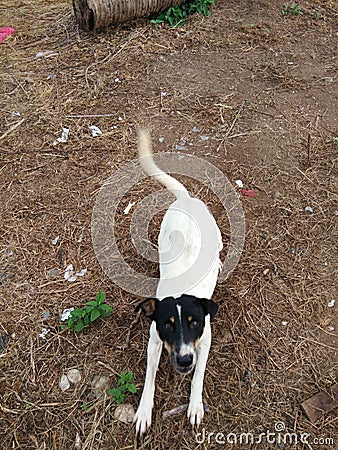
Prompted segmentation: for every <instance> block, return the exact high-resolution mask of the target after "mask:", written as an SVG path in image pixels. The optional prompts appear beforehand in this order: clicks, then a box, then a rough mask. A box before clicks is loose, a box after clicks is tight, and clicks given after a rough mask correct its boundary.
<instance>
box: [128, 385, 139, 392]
mask: <svg viewBox="0 0 338 450" xmlns="http://www.w3.org/2000/svg"><path fill="white" fill-rule="evenodd" d="M127 389H128V391H129V392H131V393H132V394H136V391H137V388H136V386H135V384H128V386H127Z"/></svg>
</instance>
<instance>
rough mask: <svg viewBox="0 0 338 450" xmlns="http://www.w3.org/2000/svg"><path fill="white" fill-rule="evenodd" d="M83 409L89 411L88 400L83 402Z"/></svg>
mask: <svg viewBox="0 0 338 450" xmlns="http://www.w3.org/2000/svg"><path fill="white" fill-rule="evenodd" d="M81 409H82V411H83V412H86V411H88V405H87V403H86V402H83V403H82V405H81Z"/></svg>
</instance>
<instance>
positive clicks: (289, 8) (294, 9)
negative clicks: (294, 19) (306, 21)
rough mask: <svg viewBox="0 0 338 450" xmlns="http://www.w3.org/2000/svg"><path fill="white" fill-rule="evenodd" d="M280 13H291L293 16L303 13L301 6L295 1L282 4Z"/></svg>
mask: <svg viewBox="0 0 338 450" xmlns="http://www.w3.org/2000/svg"><path fill="white" fill-rule="evenodd" d="M282 14H284V15H287V14H292V15H293V16H299V15H300V14H303V12H302V9H301V7H300V6H299V5H298V3H296V2H292V3H291V5H284V8H283V9H282Z"/></svg>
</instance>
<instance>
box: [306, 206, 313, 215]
mask: <svg viewBox="0 0 338 450" xmlns="http://www.w3.org/2000/svg"><path fill="white" fill-rule="evenodd" d="M304 211H305V212H307V213H309V214H312V213H313V208H311V206H305V208H304Z"/></svg>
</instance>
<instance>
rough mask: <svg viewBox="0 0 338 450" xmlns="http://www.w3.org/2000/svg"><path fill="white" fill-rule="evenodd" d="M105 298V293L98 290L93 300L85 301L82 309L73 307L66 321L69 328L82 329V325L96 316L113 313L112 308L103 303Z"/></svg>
mask: <svg viewBox="0 0 338 450" xmlns="http://www.w3.org/2000/svg"><path fill="white" fill-rule="evenodd" d="M105 298H106V295H105V294H104V293H103V292H102V291H101V290H100V291H99V292H98V293H97V294H96V298H95V300H91V301H90V302H87V303H86V307H85V308H84V309H80V308H76V309H74V310H73V311H72V312H71V313H70V315H71V317H70V318H69V319H68V321H67V325H68V326H69V328H72V329H73V330H74V331H82V330H83V329H84V327H86V326H88V325H89V324H90V323H92V322H94V321H95V320H97V319H98V318H100V317H108V316H110V315H111V314H112V313H113V308H112V307H111V306H109V305H108V304H107V303H105ZM63 328H65V327H63Z"/></svg>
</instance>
